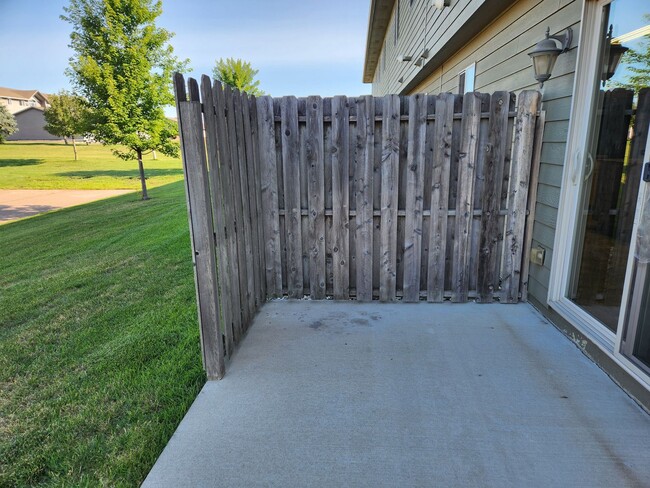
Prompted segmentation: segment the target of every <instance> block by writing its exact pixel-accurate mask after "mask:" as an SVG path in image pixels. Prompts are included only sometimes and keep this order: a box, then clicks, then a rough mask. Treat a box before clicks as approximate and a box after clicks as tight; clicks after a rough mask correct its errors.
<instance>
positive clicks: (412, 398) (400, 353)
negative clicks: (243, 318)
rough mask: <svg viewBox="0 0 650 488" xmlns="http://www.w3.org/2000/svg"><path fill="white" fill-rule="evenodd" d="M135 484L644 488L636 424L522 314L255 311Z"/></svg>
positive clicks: (646, 434)
mask: <svg viewBox="0 0 650 488" xmlns="http://www.w3.org/2000/svg"><path fill="white" fill-rule="evenodd" d="M143 486H145V487H213V486H214V487H217V486H219V487H222V486H238V487H249V486H278V487H280V486H281V487H294V486H296V487H298V486H300V487H305V486H314V487H330V486H331V487H338V486H352V487H357V486H367V487H378V486H386V487H396V486H400V487H401V486H441V487H466V486H472V487H477V486H491V487H492V486H493V487H507V486H512V487H550V486H571V487H577V486H582V487H590V488H593V487H613V486H616V487H626V486H632V487H647V486H650V417H649V416H648V414H647V413H646V412H644V411H643V410H641V409H640V408H639V407H638V406H637V404H636V403H634V402H633V401H632V400H631V399H630V398H629V397H628V396H627V395H626V394H625V393H624V392H623V391H622V390H621V389H619V388H618V387H617V386H616V385H615V384H614V383H613V382H612V381H611V380H610V379H609V378H608V377H607V376H606V375H605V374H604V373H603V372H602V371H601V370H600V369H599V368H598V367H597V366H595V365H594V364H593V363H592V362H591V361H589V360H588V359H587V358H586V357H585V356H584V355H583V354H582V353H581V352H580V351H579V350H578V349H577V348H576V347H575V346H574V345H573V344H572V343H571V342H570V341H568V340H567V339H566V338H565V337H564V336H563V335H562V334H561V333H560V332H559V331H557V330H556V329H555V328H554V327H553V326H552V325H551V324H549V323H548V322H546V321H545V320H544V319H543V318H542V317H541V316H540V315H539V314H538V313H537V312H536V311H535V310H534V309H533V308H532V307H530V306H528V305H526V304H520V305H507V306H506V305H477V304H473V303H469V304H462V305H454V304H426V303H420V304H404V303H398V304H380V303H372V304H360V303H356V302H331V301H320V302H311V301H274V302H271V303H268V304H266V305H265V306H264V307H263V308H262V310H261V312H260V314H259V315H258V317H257V318H256V320H255V323H254V324H253V326H252V328H251V330H250V331H249V333H248V335H247V337H246V338H245V339H244V340H243V342H242V344H241V347H240V349H239V350H238V351H237V352H236V353H235V355H234V357H233V359H232V361H231V363H230V365H229V368H228V372H227V374H226V376H225V378H224V379H223V380H222V381H219V382H208V383H207V384H206V385H205V387H204V388H203V390H202V391H201V393H200V394H199V396H198V398H197V399H196V401H195V402H194V404H193V405H192V407H191V409H190V411H189V412H188V414H187V415H186V417H185V419H184V420H183V421H182V422H181V424H180V426H179V427H178V429H177V431H176V433H175V434H174V436H173V437H172V439H171V441H170V442H169V444H168V446H167V447H166V448H165V450H164V452H163V453H162V455H161V456H160V458H159V459H158V461H157V463H156V464H155V466H154V468H153V469H152V471H151V472H150V473H149V476H148V477H147V479H146V480H145V483H144V485H143Z"/></svg>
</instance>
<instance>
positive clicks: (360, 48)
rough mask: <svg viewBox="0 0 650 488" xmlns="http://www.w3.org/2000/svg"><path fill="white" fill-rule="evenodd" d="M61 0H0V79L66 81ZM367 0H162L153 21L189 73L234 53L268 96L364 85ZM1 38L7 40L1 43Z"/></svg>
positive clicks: (366, 88) (51, 87)
mask: <svg viewBox="0 0 650 488" xmlns="http://www.w3.org/2000/svg"><path fill="white" fill-rule="evenodd" d="M67 3H68V2H67V0H0V43H1V44H0V45H2V46H5V49H2V50H0V67H1V68H0V86H5V87H11V88H18V89H37V90H41V91H44V92H46V93H53V92H57V91H59V90H61V89H63V88H66V89H69V88H70V85H69V82H68V80H67V78H66V76H65V74H64V70H65V68H66V67H67V65H68V58H69V57H70V56H71V55H72V52H71V51H70V49H69V48H68V39H69V34H70V26H69V24H67V23H66V22H64V21H62V20H60V18H59V15H60V14H61V13H63V6H64V5H67ZM369 5H370V2H369V0H319V1H316V0H303V1H300V0H272V1H268V0H267V1H263V0H234V1H232V0H231V1H227V0H212V1H210V0H163V9H164V13H163V15H162V16H161V17H160V18H159V21H158V25H160V26H161V27H165V28H166V29H168V30H170V31H172V32H175V33H176V36H175V37H174V38H173V39H172V42H171V43H172V45H173V46H174V49H175V51H176V54H177V55H178V57H180V58H189V59H190V65H191V67H192V72H191V73H190V76H194V77H197V78H198V77H200V76H201V74H211V73H212V67H213V66H214V62H215V60H216V59H218V58H220V57H224V58H225V57H235V58H242V59H245V60H247V61H250V62H251V63H252V64H253V67H254V68H256V69H259V73H258V75H257V77H258V79H259V80H260V82H261V84H260V87H261V88H262V89H263V90H264V91H265V92H267V93H269V94H271V95H273V96H282V95H296V96H306V95H313V94H319V95H323V96H331V95H339V94H341V95H361V94H366V93H370V90H371V87H370V85H369V84H363V83H362V82H361V76H362V69H363V58H364V53H365V40H366V29H367V23H368V11H369ZM7 46H11V48H10V49H7V48H6V47H7Z"/></svg>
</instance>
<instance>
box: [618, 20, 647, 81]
mask: <svg viewBox="0 0 650 488" xmlns="http://www.w3.org/2000/svg"><path fill="white" fill-rule="evenodd" d="M643 17H644V18H645V19H646V21H650V14H644V15H643ZM621 64H625V65H627V66H626V76H625V79H624V80H623V81H619V82H615V83H614V85H615V86H620V87H622V88H627V89H630V90H634V92H635V93H639V90H641V88H645V87H648V86H650V34H648V35H645V36H644V37H643V40H642V41H641V42H640V43H639V46H638V49H630V50H629V51H627V52H626V53H625V54H624V55H623V58H622V59H621ZM619 69H620V68H619Z"/></svg>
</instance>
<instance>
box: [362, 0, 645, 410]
mask: <svg viewBox="0 0 650 488" xmlns="http://www.w3.org/2000/svg"><path fill="white" fill-rule="evenodd" d="M445 3H446V4H447V5H444V4H445ZM649 13H650V2H648V1H647V0H613V1H612V0H598V1H595V0H516V1H512V0H511V1H507V0H434V1H432V0H372V3H371V7H370V21H369V30H368V37H367V45H366V59H365V64H364V71H363V81H364V82H366V83H372V93H373V94H374V95H383V94H386V93H399V94H404V95H407V94H412V93H417V92H426V93H431V94H437V93H441V92H453V93H464V92H467V91H473V90H476V91H480V92H484V93H492V92H494V91H497V90H510V91H515V92H518V91H520V90H524V89H540V86H539V83H538V82H537V81H536V80H535V77H534V71H533V67H532V64H531V58H530V57H529V55H528V53H529V52H531V51H532V50H533V49H534V47H535V45H536V43H538V42H539V41H541V40H543V39H544V37H545V36H544V34H545V31H546V29H547V27H548V28H550V33H551V35H553V34H561V33H563V32H564V31H565V30H566V29H567V28H569V27H570V28H571V29H572V31H573V40H572V42H571V43H570V45H569V49H568V52H565V53H563V54H561V55H559V57H558V58H557V62H556V64H555V66H554V68H553V70H552V75H551V78H550V79H549V80H548V81H547V82H546V83H545V84H544V86H543V88H542V89H541V91H542V94H543V98H542V100H543V103H542V110H544V111H545V112H546V125H545V132H544V139H543V141H544V143H543V146H542V157H541V168H540V173H539V185H538V194H537V206H536V213H535V224H534V229H533V239H534V240H533V247H535V248H543V249H544V250H545V260H544V261H543V264H542V265H538V264H531V269H530V278H529V299H530V301H531V302H532V303H533V304H534V305H535V306H536V307H537V308H538V309H539V310H541V311H542V313H544V314H545V315H546V316H547V317H549V318H550V319H551V320H552V321H553V322H554V323H555V324H556V325H558V326H559V327H560V328H561V329H562V330H564V331H565V332H566V333H567V334H568V335H569V336H570V337H571V338H572V339H573V340H575V341H576V343H578V344H579V345H580V347H582V348H583V349H585V350H586V352H587V353H588V354H589V355H590V356H591V357H592V358H594V359H595V360H596V361H597V362H599V363H600V364H601V365H602V366H603V367H605V368H606V369H607V370H608V371H609V372H610V374H612V376H613V377H615V378H616V380H617V381H619V383H621V384H622V385H623V386H624V387H626V388H628V389H629V391H631V392H632V394H633V395H635V396H637V397H643V398H644V401H645V402H646V404H647V401H648V399H649V398H650V273H646V267H647V266H648V264H647V263H648V261H650V242H648V241H650V239H648V238H643V236H644V235H649V234H650V189H647V188H645V186H646V184H645V183H643V182H642V177H641V173H642V168H643V162H644V160H643V155H644V152H645V150H646V139H647V134H648V123H649V121H650V96H649V95H650V94H649V93H648V92H641V94H640V95H639V94H635V93H634V91H632V90H623V89H619V90H616V91H614V90H613V88H614V87H615V86H616V85H615V84H614V82H615V81H617V82H622V81H624V80H625V79H627V76H626V75H627V74H629V67H628V66H627V65H625V64H621V65H619V66H618V69H616V70H614V68H615V67H616V66H615V65H616V63H615V61H616V59H620V54H621V53H622V52H624V51H625V48H633V49H636V50H637V51H641V52H644V51H645V47H644V46H645V45H647V44H644V43H648V42H650V18H649V17H646V16H644V14H649ZM610 26H611V27H610ZM617 56H618V58H617ZM648 62H650V60H648ZM634 124H636V125H634ZM648 175H649V177H650V173H649V174H648ZM637 201H642V202H644V205H639V206H638V207H639V208H637V205H636V203H637ZM640 207H646V210H647V213H646V214H642V213H641V210H642V209H641V208H640ZM635 220H639V221H640V222H641V225H640V228H639V229H640V231H641V232H640V235H641V238H640V239H639V242H640V245H639V246H637V247H636V250H634V249H635V246H634V245H635V242H636V241H637V239H636V238H635V236H636V235H637V234H636V231H635V229H634V228H633V224H634V221H635ZM646 227H647V228H646ZM644 232H645V234H644ZM635 255H636V257H637V259H634V256H635ZM628 258H630V259H628Z"/></svg>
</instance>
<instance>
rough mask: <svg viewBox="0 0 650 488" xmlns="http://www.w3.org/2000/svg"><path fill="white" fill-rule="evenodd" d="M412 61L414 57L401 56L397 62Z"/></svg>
mask: <svg viewBox="0 0 650 488" xmlns="http://www.w3.org/2000/svg"><path fill="white" fill-rule="evenodd" d="M411 59H413V56H409V55H408V54H400V55H399V56H397V61H399V62H400V63H402V62H404V61H410V60H411Z"/></svg>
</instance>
